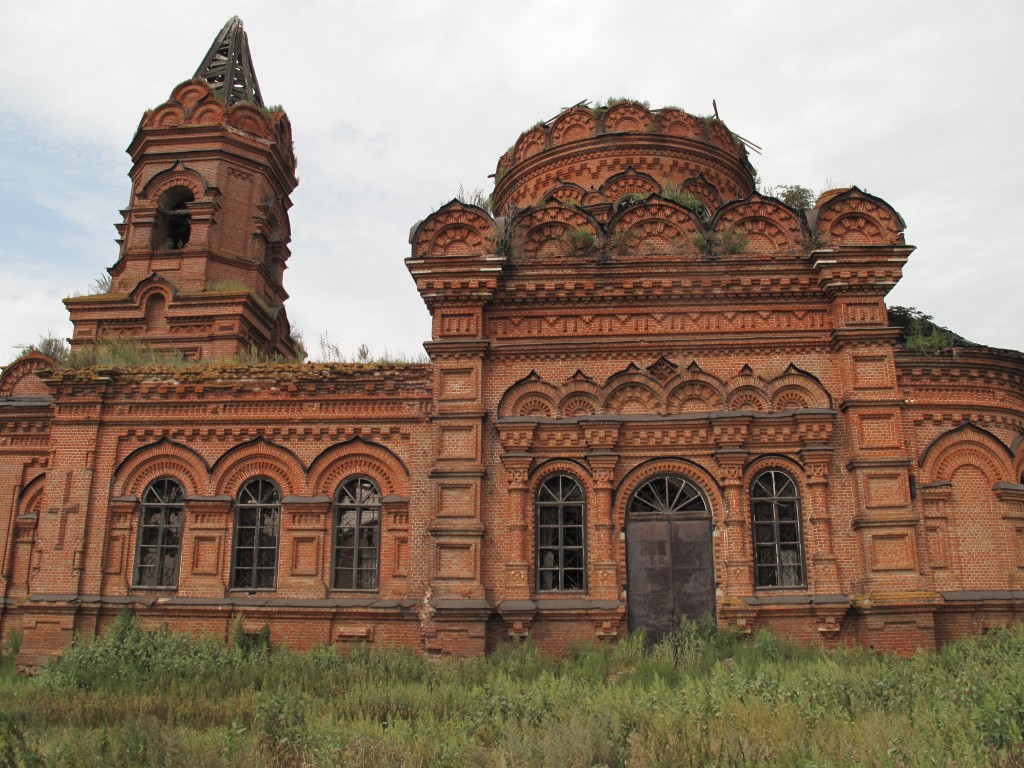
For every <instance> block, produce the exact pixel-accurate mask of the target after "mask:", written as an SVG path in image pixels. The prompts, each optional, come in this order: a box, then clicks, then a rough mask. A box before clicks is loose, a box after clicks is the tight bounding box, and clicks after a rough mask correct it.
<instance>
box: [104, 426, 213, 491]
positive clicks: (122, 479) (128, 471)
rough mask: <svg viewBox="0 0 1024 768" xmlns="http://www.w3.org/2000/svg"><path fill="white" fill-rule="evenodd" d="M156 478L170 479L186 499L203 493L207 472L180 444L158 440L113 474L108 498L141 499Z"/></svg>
mask: <svg viewBox="0 0 1024 768" xmlns="http://www.w3.org/2000/svg"><path fill="white" fill-rule="evenodd" d="M158 477H173V478H174V479H175V480H177V481H178V482H180V483H181V484H182V485H183V486H184V488H185V493H186V495H194V494H201V493H205V492H206V490H207V483H208V480H209V468H208V467H207V465H206V462H205V461H204V460H203V458H202V457H201V456H200V455H199V454H198V453H196V452H195V451H193V450H192V449H191V448H187V447H185V446H184V445H181V444H180V443H176V442H173V441H172V440H167V439H166V438H165V439H163V440H159V441H158V442H156V443H151V444H149V445H145V446H143V447H141V448H139V449H137V450H135V451H133V452H132V453H130V454H129V455H128V456H127V457H126V458H125V459H124V460H123V461H122V462H121V464H120V465H119V466H118V467H117V469H116V470H114V481H113V483H111V496H139V497H141V496H142V493H143V491H144V490H145V489H146V486H147V485H149V484H150V483H151V482H152V481H153V480H156V479H157V478H158Z"/></svg>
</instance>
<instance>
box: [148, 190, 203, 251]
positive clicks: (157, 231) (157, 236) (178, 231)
mask: <svg viewBox="0 0 1024 768" xmlns="http://www.w3.org/2000/svg"><path fill="white" fill-rule="evenodd" d="M194 201H195V195H193V194H192V190H191V189H189V188H188V187H182V186H177V187H171V188H170V189H168V190H167V191H166V192H164V193H163V194H162V195H160V199H159V200H158V201H157V206H156V221H154V222H153V250H154V251H177V250H181V249H182V248H184V247H185V246H186V245H188V241H189V239H190V238H191V237H192V213H191V212H190V211H189V209H188V204H189V203H191V202H194Z"/></svg>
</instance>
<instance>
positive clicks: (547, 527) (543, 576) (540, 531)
mask: <svg viewBox="0 0 1024 768" xmlns="http://www.w3.org/2000/svg"><path fill="white" fill-rule="evenodd" d="M586 508H587V502H586V495H585V494H584V493H583V488H582V487H581V486H580V484H579V483H578V482H576V480H574V479H573V478H571V477H569V476H568V475H555V476H554V477H550V478H548V479H547V480H545V481H544V482H543V483H542V484H541V485H540V487H539V488H538V489H537V591H538V592H582V591H584V590H585V589H586V575H587V565H586V563H587V552H586Z"/></svg>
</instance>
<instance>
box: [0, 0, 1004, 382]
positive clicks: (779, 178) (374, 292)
mask: <svg viewBox="0 0 1024 768" xmlns="http://www.w3.org/2000/svg"><path fill="white" fill-rule="evenodd" d="M234 14H238V15H239V16H241V17H242V20H243V22H244V24H245V29H246V31H247V32H248V35H249V45H250V49H251V51H252V56H253V60H254V63H255V69H256V73H257V75H258V78H259V82H260V86H261V89H262V91H263V96H264V99H265V100H266V101H267V103H268V104H282V105H283V106H284V108H285V109H286V110H287V112H288V114H289V116H290V118H291V121H292V126H293V128H294V133H295V148H296V153H297V155H298V158H299V168H298V175H299V178H300V180H301V181H300V184H299V187H298V189H297V190H296V191H295V193H294V194H293V196H292V201H293V203H294V207H293V208H292V211H291V225H292V236H293V239H292V244H291V251H292V257H291V260H290V262H289V269H288V270H287V271H286V273H285V288H286V289H287V290H288V292H289V293H290V294H291V299H290V300H289V302H288V305H287V306H288V315H289V318H290V320H291V322H292V325H293V327H295V328H298V329H300V330H301V331H302V332H303V333H304V335H305V338H306V343H307V346H308V347H309V348H310V352H311V354H312V356H313V357H316V356H317V351H318V350H317V347H318V343H317V340H318V338H319V337H320V335H321V334H323V333H326V334H328V336H329V338H330V340H331V341H332V342H334V343H336V344H338V345H339V346H340V347H341V348H342V350H343V351H345V352H346V353H347V354H353V353H354V352H355V349H356V348H357V347H358V346H359V345H360V344H364V343H365V344H367V345H368V346H369V347H370V349H371V351H372V352H373V353H375V354H381V353H383V352H384V351H385V350H387V351H389V352H392V353H405V354H408V355H417V354H419V353H420V352H421V351H422V347H421V344H422V342H423V341H425V340H426V339H428V338H429V335H430V323H429V316H428V314H427V312H426V310H425V308H424V306H423V303H422V301H421V300H420V298H419V296H418V294H417V293H416V289H415V286H414V284H413V281H412V279H411V278H410V276H409V274H408V272H407V271H406V269H405V265H404V263H403V259H404V258H405V257H407V256H408V255H409V245H408V235H409V229H410V227H411V226H412V225H413V224H415V222H416V221H418V220H419V219H422V218H423V217H425V216H426V215H428V214H429V213H430V212H431V211H432V210H433V209H435V208H437V207H439V206H440V205H441V204H443V203H444V202H447V201H448V200H450V199H451V198H452V197H453V196H454V194H455V193H456V191H457V190H458V188H459V185H460V184H461V185H463V186H464V187H466V188H467V189H473V188H476V187H481V188H484V189H486V190H487V191H488V192H489V191H490V189H491V186H492V183H491V180H490V179H488V174H491V173H493V172H494V168H495V164H496V162H497V159H498V157H499V156H500V155H501V154H502V152H504V151H505V149H506V148H507V147H508V146H509V145H511V144H512V143H513V142H514V141H515V140H516V138H517V137H518V136H519V134H520V133H521V132H522V131H523V130H525V129H527V128H529V127H530V126H532V125H533V124H534V123H535V122H536V121H537V120H543V119H548V118H551V117H553V116H554V115H556V114H557V113H558V111H559V110H560V109H561V108H563V107H566V106H569V105H572V104H575V103H576V102H578V101H580V100H581V99H591V100H605V99H607V98H608V97H609V96H615V97H622V96H627V97H631V98H635V99H639V100H646V101H649V102H650V104H651V106H652V107H654V108H656V107H660V106H664V105H668V104H672V105H676V106H681V107H682V108H684V109H686V110H687V111H689V112H692V113H696V114H706V113H709V112H711V100H712V99H716V100H717V103H718V109H719V113H720V115H721V117H722V119H723V120H724V121H725V122H726V124H727V125H728V126H729V128H731V129H732V130H733V131H734V132H736V133H738V134H740V135H742V136H744V137H746V138H747V139H749V140H751V141H753V142H755V143H757V144H758V145H760V146H761V147H763V155H761V156H757V155H753V156H752V157H751V159H752V161H753V163H754V164H755V165H756V166H757V168H758V169H759V171H760V175H761V178H762V179H763V181H764V182H765V183H766V184H768V185H773V184H802V185H804V186H807V187H810V188H812V189H813V190H815V191H821V190H822V189H824V188H826V187H830V186H847V185H850V184H856V185H858V186H859V187H861V188H862V189H865V190H867V191H868V192H871V193H872V194H875V195H878V196H880V197H882V198H884V199H885V200H887V201H888V202H889V203H891V204H892V205H893V206H894V207H895V208H896V210H898V211H899V212H900V213H901V214H902V215H903V217H904V219H905V220H906V222H907V232H906V237H907V242H908V243H910V244H912V245H915V246H917V251H916V252H915V253H914V254H913V255H912V256H911V260H910V263H909V264H908V266H907V268H906V271H905V273H904V278H903V281H902V282H901V283H900V284H899V285H898V286H897V287H896V288H895V289H894V290H893V292H892V293H891V294H890V296H889V303H890V304H903V305H911V306H915V307H917V308H919V309H921V310H923V311H925V312H927V313H929V314H931V315H933V316H934V317H935V319H936V321H937V322H939V323H940V324H942V325H946V326H948V327H949V328H951V329H953V330H955V331H957V332H958V333H960V334H961V335H962V336H964V337H966V338H968V339H971V340H972V341H976V342H978V343H982V344H987V345H990V346H995V347H1006V348H1012V349H1018V350H1022V349H1024V309H1022V297H1024V290H1022V277H1024V253H1022V245H1021V239H1020V234H1019V231H1018V229H1017V227H1019V226H1020V225H1021V224H1022V223H1024V215H1022V214H1024V210H1022V209H1024V206H1022V203H1021V200H1022V198H1021V196H1020V194H1019V193H1018V188H1019V186H1020V178H1019V177H1020V175H1021V174H1022V173H1024V149H1022V142H1021V137H1022V127H1024V74H1022V73H1024V45H1022V44H1021V38H1022V36H1024V4H1022V3H1021V2H1020V0H1014V1H1011V2H985V1H984V0H980V1H978V2H973V3H964V2H916V3H912V2H891V1H890V2H871V1H870V0H867V1H864V0H861V1H860V2H856V3H843V4H840V3H825V2H785V1H782V2H779V1H776V2H772V3H766V2H744V3H741V2H727V1H723V0H719V1H718V2H701V3H692V2H684V1H682V0H665V1H661V0H646V1H645V2H621V1H616V2H604V1H603V0H588V2H585V3H584V2H562V1H561V0H515V2H503V3H496V2H486V1H484V0H476V1H475V2H470V1H469V0H465V1H463V2H455V1H454V0H451V1H444V2H442V1H439V0H409V1H408V2H379V1H371V0H364V1H363V2H355V1H349V2H340V1H339V2H327V1H326V0H324V1H322V2H305V1H304V0H292V2H281V1H277V2H241V0H236V2H233V3H224V2H219V1H217V0H203V1H202V2H193V1H192V0H175V2H174V3H173V4H167V3H149V2H138V0H135V1H133V2H123V3H121V2H108V1H107V0H94V1H93V2H88V3H86V2H71V1H69V0H61V1H55V0H47V2H35V3H29V2H3V3H2V5H0V103H2V104H3V106H4V109H3V110H2V111H0V224H2V237H0V265H2V267H3V278H2V281H0V306H2V308H3V313H2V317H3V320H2V321H0V363H3V362H5V361H7V360H10V359H12V358H13V357H14V356H15V354H16V350H15V349H14V346H15V345H17V344H19V343H26V342H31V341H34V340H36V339H38V337H39V336H40V335H46V334H47V333H53V334H56V335H60V336H70V335H71V325H70V323H69V322H68V320H67V312H66V310H65V309H64V307H63V305H62V304H61V299H62V298H63V297H65V296H68V295H70V294H72V293H73V292H75V291H81V292H85V291H87V290H88V288H89V285H90V283H91V282H92V281H93V280H95V279H96V278H97V277H99V276H100V275H102V274H103V273H104V270H105V269H106V268H107V267H109V266H111V265H113V263H114V262H115V261H116V260H117V246H116V245H115V244H114V242H113V239H114V238H115V237H116V236H117V235H116V232H115V230H114V228H113V224H114V223H115V222H118V221H120V215H119V213H118V211H119V210H120V209H122V208H125V207H126V206H127V204H128V196H129V191H130V186H129V180H128V178H127V176H126V174H127V172H128V169H129V162H128V156H127V155H126V154H125V153H124V148H125V147H127V146H128V143H129V142H130V140H131V138H132V135H133V133H134V130H135V128H136V126H137V125H138V123H139V119H140V118H141V116H142V114H143V112H144V111H145V110H146V109H148V108H151V107H155V106H157V105H159V104H160V103H162V102H163V101H165V100H166V99H167V97H168V96H169V95H170V92H171V90H172V89H173V88H174V86H175V85H176V84H177V83H179V82H181V81H183V80H186V79H188V78H189V77H191V76H192V74H193V73H194V72H195V69H196V67H197V66H198V65H199V63H200V61H201V60H202V58H203V56H204V54H205V53H206V50H207V48H208V47H209V45H210V43H211V42H212V40H213V38H214V37H215V36H216V34H217V32H218V31H219V30H220V28H221V27H222V26H223V24H224V22H225V21H226V20H227V19H228V18H229V17H230V16H232V15H234Z"/></svg>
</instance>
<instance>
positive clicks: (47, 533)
mask: <svg viewBox="0 0 1024 768" xmlns="http://www.w3.org/2000/svg"><path fill="white" fill-rule="evenodd" d="M128 152H129V154H130V155H131V158H132V163H133V165H132V170H131V173H130V176H131V196H130V200H129V203H128V206H127V208H126V209H125V210H123V211H122V212H121V213H122V215H123V221H122V222H121V223H120V224H118V227H117V228H118V232H119V234H120V238H119V243H120V245H119V248H120V250H119V253H118V258H117V262H116V263H115V264H114V265H113V266H112V267H111V268H110V270H109V272H110V275H111V278H112V279H111V285H110V289H109V292H107V293H104V294H102V295H95V296H83V297H80V298H71V299H67V300H66V301H65V303H66V305H67V308H68V310H69V312H70V314H71V319H72V321H73V323H74V338H73V339H72V341H71V345H72V348H73V350H75V352H76V353H81V352H82V351H84V350H88V349H89V347H90V346H91V345H95V344H97V343H103V342H104V340H110V339H118V340H130V341H133V342H137V343H139V344H142V345H145V346H147V347H150V348H152V349H154V350H158V351H166V352H174V353H176V354H177V355H178V356H179V357H180V358H184V360H185V361H187V362H189V363H192V364H185V365H182V364H177V365H173V366H171V365H167V366H162V367H144V368H142V367H98V366H92V367H73V366H72V367H68V366H58V365H57V364H56V363H55V361H53V360H51V359H48V358H46V357H45V356H43V355H41V354H39V353H31V354H28V355H26V356H23V357H22V358H20V359H18V360H16V361H14V362H13V363H11V364H10V365H9V366H7V367H6V368H5V369H4V370H3V374H2V376H0V536H2V537H3V538H2V541H0V632H2V635H3V637H5V638H10V637H11V636H12V635H13V634H15V633H21V635H22V636H23V644H22V648H21V657H20V661H21V663H23V664H25V665H29V666H30V665H33V664H37V663H39V662H40V661H41V660H42V659H43V658H45V657H47V656H48V655H52V654H55V653H58V652H59V651H60V650H61V649H62V648H64V647H66V646H67V645H68V644H69V643H70V642H71V640H72V637H73V636H74V635H75V633H80V634H84V635H90V634H93V633H96V632H99V631H102V630H103V628H104V627H105V626H106V625H107V624H109V623H110V622H111V621H112V620H113V618H114V617H115V616H116V615H117V614H118V612H120V611H122V610H124V609H129V610H131V611H133V612H134V613H135V614H136V615H137V616H138V617H139V618H140V620H141V621H142V622H143V623H144V624H145V625H147V626H154V627H155V626H161V625H165V626H167V627H168V628H169V629H170V630H172V631H186V632H191V633H195V634H202V633H208V634H213V635H219V636H227V635H229V634H230V632H231V627H232V625H233V622H235V621H236V620H237V617H239V616H242V617H243V618H242V619H241V621H242V622H243V624H244V626H245V627H246V628H247V629H248V630H249V631H257V630H259V629H260V628H262V627H263V626H264V625H266V626H267V627H269V631H270V639H271V643H272V644H274V645H280V644H288V645H289V646H291V647H292V648H309V647H311V646H313V645H317V644H328V645H344V644H351V643H367V644H370V645H374V646H381V645H399V646H408V647H411V648H416V649H420V650H422V651H424V652H427V653H437V654H480V653H485V652H486V651H488V650H490V649H492V648H494V647H496V646H497V645H499V644H501V643H505V642H508V641H509V640H510V638H523V637H527V636H529V637H531V638H533V640H534V641H535V642H536V643H537V645H538V646H539V647H540V648H541V649H543V650H545V651H552V652H562V651H565V650H566V649H567V648H569V647H570V646H572V645H573V644H580V643H592V642H595V641H600V640H603V639H606V638H616V637H621V636H623V635H624V634H626V633H627V632H629V631H630V630H633V629H637V628H641V627H643V628H646V630H647V632H648V633H649V634H650V635H651V636H653V637H658V636H660V635H661V634H663V633H665V632H666V631H668V630H670V629H671V628H672V627H674V626H676V625H677V624H678V621H679V619H680V618H681V617H682V616H690V617H694V618H696V617H699V616H701V615H703V614H706V613H710V614H711V615H713V616H714V617H716V619H717V622H718V624H719V626H722V627H732V628H735V629H737V630H739V631H741V632H750V631H753V630H755V629H757V628H760V627H769V628H771V629H773V630H775V631H778V632H781V633H783V634H786V635H789V636H793V637H796V638H799V639H800V640H802V641H806V642H821V643H825V644H829V645H831V644H836V643H846V644H862V645H865V646H871V647H874V648H878V649H887V650H897V651H907V650H910V649H914V648H934V647H936V646H938V645H941V644H943V643H944V642H947V641H948V640H950V639H952V638H955V637H958V636H961V635H964V634H967V633H973V632H979V631H983V630H985V629H986V628H987V627H989V626H992V625H1000V624H1005V623H1008V622H1011V621H1014V620H1017V619H1019V618H1020V617H1021V616H1022V614H1024V484H1022V471H1024V356H1022V355H1021V354H1019V353H1017V352H1008V351H1003V350H996V349H990V348H987V347H984V346H978V345H970V344H966V343H964V344H959V343H958V344H957V345H956V346H955V347H953V348H951V349H946V350H941V351H939V352H937V353H934V354H922V353H921V352H915V351H912V350H911V349H909V348H908V347H907V346H906V345H905V344H903V343H901V337H900V330H899V329H898V328H894V327H890V325H889V321H888V315H887V310H886V306H885V303H884V298H885V296H886V294H887V293H888V292H889V291H890V290H891V289H892V287H893V286H894V285H895V284H896V282H897V281H898V280H899V279H900V276H901V269H902V266H903V264H904V263H905V261H906V260H907V258H908V257H909V256H910V253H911V251H912V250H913V249H912V248H911V247H910V246H908V245H906V244H905V243H904V238H903V230H904V223H903V220H902V219H901V218H900V215H899V214H898V213H897V212H896V211H895V210H894V209H893V207H892V206H890V205H889V204H888V203H887V202H885V201H884V200H881V199H880V198H878V197H875V196H873V195H870V194H867V193H865V192H862V191H861V190H859V189H857V188H856V187H852V188H849V189H842V190H833V191H832V192H830V193H827V194H825V195H823V196H822V197H821V198H820V199H819V200H818V201H817V202H816V203H815V204H814V205H813V207H810V208H807V209H795V208H792V207H789V206H787V205H786V204H784V203H783V202H781V201H780V200H778V199H775V198H773V197H769V196H766V195H762V194H759V193H758V191H757V190H756V189H755V182H754V178H753V175H752V167H751V165H750V163H749V162H748V159H747V152H746V147H745V146H744V144H743V142H742V141H741V140H739V139H738V138H737V137H736V136H735V135H734V134H732V133H731V132H730V131H729V130H728V128H726V126H725V125H724V124H723V123H722V122H720V121H719V120H717V119H713V118H699V117H694V116H692V115H689V114H687V113H685V112H683V111H681V110H678V109H674V108H666V109H660V110H651V109H649V108H647V107H646V106H644V105H641V104H639V103H636V102H630V101H623V102H617V103H613V104H611V105H609V106H608V107H607V108H604V107H598V108H590V107H586V106H577V107H573V108H571V109H568V110H565V111H563V112H562V113H561V114H559V115H558V116H557V117H556V118H554V119H553V120H551V121H549V122H547V123H540V124H537V125H535V126H534V127H532V128H530V129H529V130H528V131H526V132H525V133H523V134H522V135H521V136H520V137H519V139H518V140H517V141H516V142H515V145H514V146H513V147H512V148H511V149H510V150H509V151H508V152H507V153H506V154H505V155H503V156H502V157H501V158H500V160H499V161H498V166H497V171H496V174H495V187H494V192H493V197H492V201H493V213H490V212H488V211H485V210H483V209H481V208H479V207H475V206H473V205H469V204H464V203H461V202H458V201H452V202H451V203H449V204H448V205H446V206H444V207H443V208H441V209H440V210H439V211H436V212H435V213H433V214H431V215H430V216H428V217H427V218H425V219H424V220H423V221H421V222H420V223H419V224H417V225H416V226H415V228H414V230H413V234H412V236H411V253H410V254H409V256H408V258H406V264H407V265H408V268H409V272H410V274H411V276H412V279H414V280H415V281H416V285H417V287H418V289H419V292H420V294H421V296H422V297H423V300H424V301H425V302H426V304H427V306H428V307H429V309H430V312H431V314H432V317H433V327H432V334H431V339H430V341H428V342H427V343H426V345H425V347H426V350H427V354H428V356H429V362H427V363H422V364H325V363H319V364H318V363H303V362H301V361H300V360H299V359H297V357H298V353H297V348H296V346H295V344H294V342H293V339H292V336H291V329H290V327H289V324H288V318H287V314H286V311H285V303H286V299H287V298H288V295H287V293H286V292H285V290H284V287H283V281H282V278H283V273H284V270H285V267H286V266H287V262H288V259H289V256H290V253H289V248H288V243H289V239H290V234H289V223H288V209H289V206H290V201H289V194H290V193H291V191H292V190H293V189H294V187H295V185H296V183H297V182H296V177H295V156H294V154H293V152H292V138H291V125H290V123H289V120H288V117H287V115H285V113H284V112H282V111H278V110H276V109H268V108H266V107H265V106H264V103H263V99H262V95H261V93H260V90H259V86H258V84H257V81H256V77H255V73H254V71H253V68H252V62H251V60H250V56H249V51H248V45H247V42H246V38H245V34H244V32H243V31H242V27H241V23H240V22H239V21H238V20H237V19H232V20H231V21H229V22H228V24H227V26H225V28H224V30H223V31H222V32H221V33H220V35H219V36H218V38H217V39H216V41H215V42H214V45H213V47H212V48H211V49H210V52H209V54H208V55H207V57H206V58H205V59H204V61H203V63H202V65H201V66H200V68H199V70H198V71H197V73H196V76H195V77H194V78H193V79H191V80H189V81H187V82H184V83H182V84H181V85H179V86H177V87H176V88H174V90H173V91H172V93H171V95H170V98H169V99H168V100H167V101H166V102H165V103H164V104H162V105H160V106H159V107H157V108H156V109H153V110H151V111H149V112H147V113H146V114H145V115H144V116H143V118H142V122H141V124H140V125H139V128H138V132H137V133H136V135H135V138H134V139H133V140H132V143H131V145H130V147H129V149H128ZM396 226H401V227H404V226H405V225H404V224H402V223H401V222H396ZM303 257H304V258H310V256H309V255H308V254H303ZM396 258H397V255H396ZM253 348H255V349H257V350H259V351H261V352H262V353H264V354H265V355H266V356H268V357H271V358H275V359H278V360H279V361H280V362H273V363H259V364H254V363H250V364H243V363H238V362H233V360H234V359H237V357H234V358H233V356H235V355H237V353H240V352H244V351H246V350H250V349H253Z"/></svg>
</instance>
